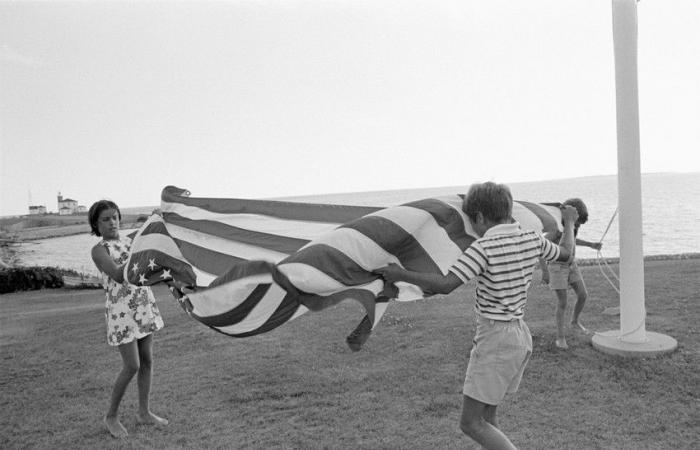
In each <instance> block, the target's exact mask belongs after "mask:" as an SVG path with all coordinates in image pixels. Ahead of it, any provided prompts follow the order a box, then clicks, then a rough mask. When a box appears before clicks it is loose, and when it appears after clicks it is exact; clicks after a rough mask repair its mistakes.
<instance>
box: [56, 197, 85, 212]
mask: <svg viewBox="0 0 700 450" xmlns="http://www.w3.org/2000/svg"><path fill="white" fill-rule="evenodd" d="M57 200H58V214H59V215H61V216H66V215H70V214H80V213H86V212H87V208H86V207H85V206H83V205H78V201H77V200H73V199H72V198H63V195H61V193H60V192H59V193H58V197H57Z"/></svg>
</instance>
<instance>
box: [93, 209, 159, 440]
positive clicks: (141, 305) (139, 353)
mask: <svg viewBox="0 0 700 450" xmlns="http://www.w3.org/2000/svg"><path fill="white" fill-rule="evenodd" d="M121 218H122V216H121V212H120V211H119V207H118V206H117V205H116V204H115V203H114V202H111V201H109V200H100V201H98V202H95V203H94V204H93V205H92V206H91V207H90V211H89V212H88V220H89V221H90V228H91V229H92V234H94V235H96V236H100V237H102V240H100V242H98V243H97V244H96V245H95V246H94V247H93V248H92V260H93V261H94V262H95V265H96V266H97V268H98V269H99V271H100V273H101V274H102V283H103V287H104V289H105V291H106V294H105V297H106V300H107V303H106V308H105V316H106V319H107V341H108V343H109V345H112V346H116V347H117V348H118V349H119V353H120V354H121V357H122V362H123V366H122V370H121V372H119V375H117V379H116V381H115V383H114V388H113V389H112V398H111V402H110V405H109V410H108V411H107V415H106V416H105V418H104V422H105V425H106V426H107V430H109V432H110V434H111V435H112V436H114V437H117V438H123V437H125V436H127V434H128V433H127V431H126V428H124V426H123V425H122V424H121V422H120V421H119V417H118V410H119V403H120V402H121V400H122V397H123V396H124V392H125V391H126V387H127V386H128V385H129V382H130V381H131V379H132V378H133V377H134V375H137V377H136V381H137V385H138V391H139V410H138V413H137V415H136V420H137V422H138V423H142V424H151V425H167V424H168V421H167V420H166V419H164V418H162V417H158V416H156V415H155V414H153V413H152V412H151V410H150V408H149V404H148V402H149V394H150V390H151V367H152V362H153V358H152V350H153V334H152V333H153V332H154V331H156V330H160V329H161V328H163V319H162V318H161V316H160V312H159V311H158V307H157V306H156V303H155V297H154V296H153V292H152V291H151V289H150V288H149V287H140V286H135V285H133V284H129V283H128V282H127V281H125V280H124V273H123V271H124V263H125V261H126V259H127V258H128V256H129V248H130V246H131V240H130V239H129V238H124V239H122V238H120V237H119V222H120V221H121Z"/></svg>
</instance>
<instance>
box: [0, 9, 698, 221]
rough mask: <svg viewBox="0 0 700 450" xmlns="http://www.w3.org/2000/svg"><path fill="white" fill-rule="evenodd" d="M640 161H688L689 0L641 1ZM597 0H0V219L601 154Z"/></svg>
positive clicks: (603, 93)
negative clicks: (171, 188)
mask: <svg viewBox="0 0 700 450" xmlns="http://www.w3.org/2000/svg"><path fill="white" fill-rule="evenodd" d="M638 19H639V21H638V25H639V42H638V49H639V50H638V52H639V53H638V61H639V63H638V64H639V67H638V73H639V103H640V127H641V131H640V135H641V170H642V172H698V171H700V157H698V156H695V155H697V153H698V150H700V145H699V142H700V126H698V123H700V81H699V80H700V58H699V57H698V54H700V27H698V26H697V24H698V23H700V2H699V1H697V0H673V1H668V0H643V1H642V2H640V3H638ZM615 130H616V122H615V72H614V54H613V35H612V12H611V1H610V0H530V1H517V2H516V1H512V0H478V1H477V0H454V1H452V0H441V1H435V0H426V1H412V0H392V1H389V0H367V1H365V0H305V1H297V0H260V1H222V2H148V1H143V2H104V1H96V2H57V1H52V2H42V3H33V2H24V1H22V2H16V1H0V183H1V186H0V187H1V194H0V195H1V197H0V216H5V215H16V214H26V212H27V211H28V206H29V205H30V204H31V205H44V206H46V207H47V209H48V210H49V211H56V210H57V203H56V195H57V193H58V192H59V191H60V192H61V193H62V194H63V196H64V197H68V198H71V199H74V200H77V201H78V202H79V203H80V204H81V205H85V206H86V207H89V206H90V205H91V204H92V203H93V202H94V201H97V200H99V199H102V198H108V199H111V200H114V201H115V202H117V204H119V205H120V206H121V207H136V206H150V205H158V204H159V202H160V192H161V189H162V188H163V187H164V186H167V185H176V186H179V187H182V188H185V189H188V190H190V191H191V192H192V195H193V196H196V197H230V198H234V197H235V198H275V197H283V196H299V195H313V194H325V193H337V192H358V191H375V190H389V189H414V188H429V187H441V186H465V185H469V184H471V183H473V182H480V181H486V180H492V181H497V182H506V183H507V182H519V181H537V180H548V179H558V178H569V177H581V176H589V175H606V174H615V173H617V144H616V134H615Z"/></svg>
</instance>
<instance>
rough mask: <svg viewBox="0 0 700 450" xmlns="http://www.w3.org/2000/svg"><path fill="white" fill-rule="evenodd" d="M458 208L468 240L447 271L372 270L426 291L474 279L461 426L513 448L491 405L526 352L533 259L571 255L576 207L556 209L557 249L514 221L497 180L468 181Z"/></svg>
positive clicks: (489, 442)
mask: <svg viewBox="0 0 700 450" xmlns="http://www.w3.org/2000/svg"><path fill="white" fill-rule="evenodd" d="M463 209H464V212H465V213H466V215H467V217H468V218H469V222H470V224H471V226H472V228H473V230H474V232H475V233H476V234H477V235H478V236H480V238H479V239H477V240H476V241H474V242H473V243H472V245H471V246H469V247H468V248H467V249H466V250H465V251H464V253H462V255H461V256H460V257H459V259H458V260H457V262H456V263H455V264H454V265H453V266H452V267H451V268H450V270H449V272H448V273H447V275H442V274H434V273H422V272H413V271H408V270H406V269H404V268H402V267H400V266H398V265H395V264H390V265H389V266H387V267H383V268H381V269H378V270H377V271H376V272H377V273H379V274H381V275H382V277H383V278H384V279H385V280H386V281H387V282H388V283H394V282H397V281H404V282H408V283H412V284H415V285H417V286H419V287H420V288H422V289H423V290H424V291H429V292H433V293H444V294H446V293H449V292H452V291H453V290H454V289H455V288H457V287H458V286H460V285H461V284H462V283H466V282H468V281H469V280H470V279H473V278H476V280H477V284H476V304H475V308H476V335H475V336H474V346H473V348H472V351H471V355H470V357H469V364H468V366H467V373H466V377H465V381H464V388H463V390H462V393H463V394H464V396H463V404H462V417H461V419H460V428H461V429H462V431H463V432H464V433H465V434H466V435H468V436H469V437H471V438H472V439H474V440H475V441H476V442H478V443H479V444H481V445H482V446H483V447H485V448H489V449H514V448H515V446H514V445H513V443H512V442H511V441H510V439H508V437H507V436H506V435H505V434H503V432H502V431H501V430H499V428H498V421H497V419H496V408H497V406H498V405H499V404H500V403H501V402H502V400H503V398H504V397H505V394H506V393H512V392H515V391H517V389H518V385H519V384H520V380H521V378H522V375H523V371H524V370H525V366H526V365H527V362H528V360H529V358H530V354H531V353H532V336H531V335H530V330H529V329H528V327H527V325H526V324H525V322H524V321H523V312H524V307H525V303H526V302H527V290H528V288H529V286H530V283H531V281H532V273H533V271H534V269H535V266H536V265H537V261H538V259H539V258H544V259H546V260H548V261H554V260H557V261H566V260H568V259H569V257H570V256H571V255H572V253H573V248H574V225H573V224H574V222H575V221H576V218H577V213H576V210H575V209H574V208H572V207H565V208H564V209H563V210H562V216H563V219H564V235H563V237H562V242H561V247H560V246H557V245H555V244H553V243H552V242H550V241H548V240H547V239H545V238H544V237H543V236H541V235H540V234H539V233H537V232H535V231H523V230H522V229H521V228H520V225H519V224H518V223H517V222H513V220H512V217H511V214H512V210H513V198H512V196H511V194H510V189H508V187H507V186H505V185H502V184H495V183H490V182H487V183H483V184H475V185H472V186H471V188H470V189H469V193H468V194H467V197H466V198H465V200H464V205H463Z"/></svg>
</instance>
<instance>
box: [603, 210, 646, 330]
mask: <svg viewBox="0 0 700 450" xmlns="http://www.w3.org/2000/svg"><path fill="white" fill-rule="evenodd" d="M617 210H618V208H617V207H616V208H615V212H613V215H612V217H610V221H609V222H608V226H607V227H606V228H605V231H604V232H603V235H602V236H601V237H600V240H599V241H598V243H599V244H602V243H603V239H605V236H606V235H607V234H608V231H609V230H610V227H611V226H612V223H613V221H614V220H615V217H616V216H617ZM601 248H602V247H600V248H598V250H597V253H596V256H597V258H598V268H599V269H600V273H601V274H603V277H604V278H605V279H606V280H607V282H608V283H609V284H610V286H611V287H612V288H613V289H614V290H615V292H616V293H617V295H618V296H619V295H620V289H619V288H618V287H617V286H616V285H615V283H614V282H613V281H612V280H611V279H610V276H611V277H612V278H615V280H616V281H617V282H618V283H619V282H620V278H619V277H618V276H617V275H616V274H615V271H614V270H613V269H612V268H611V267H610V265H609V264H608V262H607V261H606V260H605V258H603V253H602V251H601ZM603 264H605V268H606V269H607V270H608V271H609V272H610V276H608V275H607V274H606V273H605V270H604V269H603ZM642 308H643V314H642V321H641V323H640V324H639V325H637V327H635V328H634V329H633V330H631V331H628V332H626V333H622V330H620V331H621V332H620V335H619V336H618V338H622V337H624V336H628V335H630V334H634V333H636V332H637V331H639V330H640V329H641V328H642V327H643V326H644V324H645V323H646V317H647V311H646V307H644V306H642ZM593 334H594V335H598V336H603V335H604V333H599V332H597V331H594V332H593Z"/></svg>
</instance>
